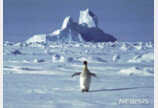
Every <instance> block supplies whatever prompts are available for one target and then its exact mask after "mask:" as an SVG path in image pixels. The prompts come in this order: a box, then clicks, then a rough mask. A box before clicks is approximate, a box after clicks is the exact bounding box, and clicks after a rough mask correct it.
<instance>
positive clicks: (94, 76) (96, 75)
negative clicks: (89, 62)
mask: <svg viewBox="0 0 158 108" xmlns="http://www.w3.org/2000/svg"><path fill="white" fill-rule="evenodd" d="M90 75H92V76H94V77H96V78H99V77H98V76H97V75H96V74H94V73H90Z"/></svg>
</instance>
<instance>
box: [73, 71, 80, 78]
mask: <svg viewBox="0 0 158 108" xmlns="http://www.w3.org/2000/svg"><path fill="white" fill-rule="evenodd" d="M80 74H81V72H76V73H74V74H73V75H72V76H71V78H72V77H74V76H75V75H80Z"/></svg>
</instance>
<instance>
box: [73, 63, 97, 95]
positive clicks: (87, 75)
mask: <svg viewBox="0 0 158 108" xmlns="http://www.w3.org/2000/svg"><path fill="white" fill-rule="evenodd" d="M83 64H84V67H83V70H82V72H77V73H74V74H73V75H72V76H71V78H72V77H74V76H75V75H80V80H79V81H80V88H81V90H82V92H89V88H90V83H91V76H94V77H96V78H98V77H97V76H96V75H95V74H94V73H91V72H90V71H89V70H88V67H87V61H84V62H83Z"/></svg>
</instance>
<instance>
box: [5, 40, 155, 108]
mask: <svg viewBox="0 0 158 108" xmlns="http://www.w3.org/2000/svg"><path fill="white" fill-rule="evenodd" d="M4 44H5V46H3V47H4V48H3V49H4V52H3V53H4V61H3V64H4V65H3V76H4V77H3V80H4V82H3V91H4V92H3V96H4V100H3V102H4V103H3V104H4V108H10V107H11V108H41V107H42V108H43V107H44V108H52V107H53V108H62V107H64V108H65V107H73V108H76V107H77V108H78V107H84V108H87V107H92V108H105V107H107V108H122V107H124V108H153V107H154V60H153V54H154V46H153V45H154V43H153V42H101V43H92V42H83V43H81V42H80V43H78V42H71V43H62V42H48V43H32V44H31V43H21V45H20V44H19V43H11V42H4ZM11 44H12V45H11ZM17 44H19V45H20V47H19V45H17ZM135 46H137V48H136V47H135ZM122 47H124V48H125V49H126V50H124V49H121V48H122ZM138 47H141V50H138ZM15 50H18V51H20V52H22V55H14V54H11V52H12V51H15ZM118 56H120V58H119V57H118ZM136 56H137V58H136V59H135V60H139V62H129V60H131V59H133V58H135V57H136ZM138 56H140V57H138ZM113 58H115V59H114V61H113V60H112V59H113ZM84 60H87V61H88V69H89V70H90V72H92V73H95V74H96V75H97V76H98V77H99V79H96V78H94V77H92V83H91V86H90V90H89V92H88V93H82V92H81V90H80V86H79V81H78V80H79V77H77V76H76V77H74V78H71V75H72V74H73V73H75V72H81V71H82V69H83V61H84ZM41 61H42V62H41ZM120 98H121V99H127V98H128V99H129V98H130V99H147V100H148V102H149V103H141V104H140V103H134V104H131V103H127V104H120V103H119V99H120Z"/></svg>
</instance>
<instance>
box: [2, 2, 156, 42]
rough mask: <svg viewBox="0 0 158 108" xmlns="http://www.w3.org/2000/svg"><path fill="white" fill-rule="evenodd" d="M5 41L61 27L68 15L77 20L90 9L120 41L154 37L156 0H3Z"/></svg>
mask: <svg viewBox="0 0 158 108" xmlns="http://www.w3.org/2000/svg"><path fill="white" fill-rule="evenodd" d="M3 2H4V10H3V11H4V41H6V40H8V41H11V42H19V41H25V40H27V39H28V38H29V37H31V36H32V35H34V34H47V33H51V32H53V31H54V30H57V29H59V28H61V26H62V22H63V20H64V18H65V17H66V16H71V17H72V18H73V20H74V22H78V17H79V11H80V10H83V9H87V8H89V9H91V10H92V11H93V12H94V14H95V15H96V16H98V22H99V27H100V28H101V29H102V30H103V31H104V32H105V33H109V34H111V35H113V36H114V37H116V38H117V39H118V41H153V40H154V0H4V1H3Z"/></svg>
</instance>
